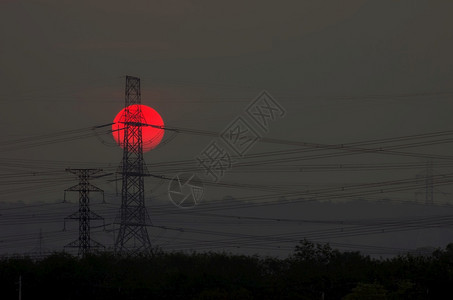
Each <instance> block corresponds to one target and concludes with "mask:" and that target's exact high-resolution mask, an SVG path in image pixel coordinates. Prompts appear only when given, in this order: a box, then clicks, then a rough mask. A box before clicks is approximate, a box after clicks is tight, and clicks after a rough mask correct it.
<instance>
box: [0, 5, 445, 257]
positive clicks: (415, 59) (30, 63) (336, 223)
mask: <svg viewBox="0 0 453 300" xmlns="http://www.w3.org/2000/svg"><path fill="white" fill-rule="evenodd" d="M452 9H453V3H452V2H451V1H447V0H445V1H441V0H435V1H433V0H431V1H428V0H415V1H402V0H401V1H385V0H380V1H360V0H344V1H333V0H328V1H327V0H326V1H314V0H313V1H278V2H277V1H254V0H253V1H247V2H245V3H244V2H243V1H228V2H213V1H204V0H200V1H168V0H167V1H132V2H128V3H126V2H124V1H103V0H100V1H78V2H73V1H61V0H59V1H45V0H43V1H14V0H9V1H0V37H1V39H0V43H1V44H0V45H1V47H0V86H1V87H2V89H1V91H0V101H1V104H2V109H1V110H0V124H1V125H2V128H3V133H2V135H1V138H0V164H1V166H2V167H1V173H2V174H1V177H0V186H1V190H0V202H1V204H0V224H1V225H0V240H1V241H2V242H1V243H0V247H1V249H2V252H3V253H11V252H30V251H36V245H38V244H37V243H38V241H39V239H38V235H39V229H40V228H41V229H42V236H43V239H42V240H41V241H42V242H43V243H44V244H47V246H46V247H47V248H50V249H61V248H62V246H63V245H65V244H66V243H67V242H69V241H71V240H73V239H76V238H77V224H76V223H75V222H73V223H71V224H70V225H68V231H65V232H61V229H62V227H63V218H64V217H65V216H66V215H68V214H70V213H71V212H73V211H76V210H77V204H76V203H77V194H74V195H71V196H70V197H69V198H68V200H70V202H71V203H65V204H61V203H59V202H61V201H62V200H63V194H64V193H63V191H64V189H65V188H68V187H70V186H72V185H75V184H77V178H76V177H74V176H73V175H70V174H66V173H65V171H64V169H65V168H68V167H72V168H77V167H85V168H103V169H104V170H105V173H114V172H115V171H116V170H117V167H118V165H119V162H120V161H121V155H122V151H121V149H120V148H119V147H117V146H115V145H114V144H113V139H112V138H111V136H110V134H109V133H108V132H107V129H108V127H105V128H101V129H97V130H95V131H93V130H91V129H90V128H91V127H92V126H98V125H103V124H108V123H110V122H112V120H113V118H114V117H115V115H116V113H117V112H119V111H120V110H121V109H122V108H123V106H124V81H125V79H124V75H126V74H127V75H133V76H138V77H140V78H141V84H142V103H143V104H145V105H149V106H151V107H153V108H154V109H156V110H157V111H159V113H160V114H161V116H162V117H163V119H164V122H165V123H166V125H167V126H170V127H171V126H174V127H180V128H191V129H200V130H209V131H214V132H221V131H222V130H223V129H224V128H226V126H227V125H228V124H229V123H230V122H231V121H233V120H234V119H235V118H236V117H237V116H239V115H243V113H244V109H245V107H246V106H247V105H248V104H249V103H250V101H252V100H253V99H254V97H256V96H257V95H258V94H259V92H260V91H262V90H263V89H266V90H267V91H268V92H269V93H270V94H271V95H272V96H273V97H274V98H275V99H276V100H278V101H279V103H280V104H281V105H282V106H283V107H284V108H285V109H286V110H287V114H286V116H285V117H284V118H282V119H279V120H276V121H275V122H273V123H272V124H271V126H270V128H269V132H268V133H267V134H266V135H265V137H268V138H278V139H282V140H286V141H293V142H294V141H298V142H311V143H320V144H329V145H332V144H348V143H356V142H363V141H369V140H377V139H385V138H392V137H399V136H407V135H417V134H425V133H431V132H439V131H448V130H451V117H450V115H451V109H452V106H453V105H452V103H451V101H452V96H453V90H452V88H451V82H452V76H453V73H452V67H451V66H452V59H453V58H452V55H451V53H452V50H453V24H452V23H453V21H452V20H451V11H452ZM104 129H105V130H104ZM85 135H86V136H85ZM77 137H80V138H77ZM82 137H83V138H82ZM450 138H451V134H450V133H448V134H445V135H442V136H441V137H439V138H437V139H436V137H435V136H428V137H424V138H419V139H415V140H410V141H407V142H406V141H405V140H396V141H394V143H395V144H391V145H396V144H398V143H399V145H401V144H404V145H405V146H406V147H407V143H409V142H425V141H426V145H424V146H421V145H416V147H412V148H403V149H402V150H401V151H407V152H412V153H418V154H420V155H419V156H422V157H414V156H408V155H384V154H382V153H376V151H374V152H373V153H369V154H363V153H362V154H357V153H355V154H352V155H351V154H350V155H348V156H336V155H337V154H338V153H344V151H338V150H336V151H335V150H329V151H326V150H322V149H317V150H316V149H315V150H313V152H309V153H308V154H307V153H305V152H302V151H305V150H302V149H305V148H304V147H296V146H288V145H285V144H284V143H273V144H269V143H259V144H257V145H256V146H255V147H254V148H253V149H252V150H251V151H250V152H249V153H248V156H246V157H245V158H243V160H242V162H249V163H252V162H253V161H256V158H253V156H252V155H253V154H256V153H262V152H269V151H273V153H274V154H273V155H271V156H265V157H263V158H262V160H263V161H261V162H260V163H259V164H258V166H256V165H252V166H249V167H242V168H241V167H239V166H233V168H232V169H231V170H229V171H228V172H227V173H226V174H225V176H224V177H223V178H222V180H221V181H220V183H221V184H214V185H209V184H207V186H206V190H205V197H204V199H203V203H202V204H200V206H197V207H196V208H194V209H192V210H181V209H178V208H176V207H174V206H173V205H172V204H171V203H170V201H169V199H168V197H167V194H166V193H167V185H168V182H167V181H165V180H160V181H159V180H157V179H153V178H149V179H147V183H146V184H147V185H146V196H147V206H148V209H149V212H150V215H151V219H152V220H153V224H154V225H155V226H166V227H171V228H167V229H164V228H162V227H154V228H150V235H151V236H152V240H153V242H154V244H155V245H159V246H162V247H164V248H168V249H195V250H197V249H202V250H205V249H207V250H210V249H214V250H216V249H225V250H228V251H230V250H231V251H240V252H244V251H247V252H248V253H249V252H260V253H264V254H271V255H275V254H277V255H286V254H287V253H289V251H290V250H291V249H292V247H293V246H294V245H295V243H296V242H297V241H298V240H300V239H302V238H304V237H307V238H309V239H314V240H317V241H320V242H330V243H332V244H333V245H336V246H338V247H340V246H341V247H343V248H344V249H358V250H361V251H365V252H367V253H373V254H377V255H384V254H385V255H387V254H395V253H397V252H398V251H399V250H400V249H403V250H404V251H405V250H408V249H415V248H418V247H425V246H432V247H444V246H445V245H446V244H447V243H449V242H450V241H451V236H452V233H453V232H452V230H451V227H450V225H451V223H452V220H451V218H450V217H449V215H451V210H452V209H453V207H451V206H450V198H451V195H450V192H451V191H452V189H451V186H450V185H449V180H450V178H448V177H442V176H441V175H442V174H449V173H451V167H453V165H452V163H451V159H452V158H453V157H451V158H450V157H449V156H450V155H451V154H450V153H451V150H453V149H452V147H451V141H450V140H449V139H450ZM165 140H166V143H165V145H162V146H161V147H159V148H157V149H155V150H153V151H151V152H149V153H147V154H145V160H146V162H147V163H148V164H149V166H148V169H149V171H150V173H153V174H155V175H162V176H166V177H170V178H171V177H173V176H174V175H176V174H177V173H178V172H179V171H184V170H194V167H195V168H196V161H195V157H196V156H197V155H198V154H199V153H200V152H201V151H202V150H203V149H204V147H206V146H207V145H208V144H209V143H210V142H211V141H212V138H211V137H205V136H198V135H186V134H172V133H170V132H167V133H166V135H165ZM430 144H435V145H431V146H430ZM388 145H389V144H382V145H381V144H376V145H373V146H372V147H377V148H379V147H385V146H388ZM364 147H365V146H364ZM367 147H368V146H367ZM299 148H300V149H301V152H300V153H295V154H294V153H293V154H292V155H289V156H288V155H287V154H284V153H283V151H286V150H294V149H299ZM365 148H366V147H365ZM309 149H311V148H309ZM330 154H332V155H335V156H332V157H325V156H323V157H322V158H318V159H314V158H313V157H308V155H330ZM441 158H442V159H441ZM279 159H287V161H286V162H281V161H273V160H279ZM428 160H432V161H433V166H434V167H433V172H434V175H437V176H439V177H438V178H437V179H442V180H444V184H443V185H442V186H436V188H435V193H434V200H435V201H434V205H425V204H424V197H425V194H424V193H425V190H424V179H423V176H424V175H423V174H425V172H426V170H425V167H424V165H425V164H426V161H428ZM179 161H185V162H186V164H185V165H184V164H179V163H178V164H175V162H179ZM265 162H267V163H269V164H264V163H265ZM271 162H272V163H271ZM307 165H308V167H309V168H307ZM343 165H348V166H349V167H350V168H349V169H347V168H341V166H343ZM351 165H353V167H351ZM301 168H302V170H303V171H300V170H301ZM310 168H311V169H310ZM417 174H418V175H419V176H418V177H419V180H418V181H414V182H413V184H412V185H411V186H409V187H408V188H407V189H405V190H402V191H399V192H386V190H385V189H387V188H390V187H392V186H393V185H392V184H394V183H395V181H396V180H401V179H416V176H417ZM381 181H386V182H388V184H384V185H382V186H381V189H383V190H384V191H380V190H379V189H371V188H368V187H367V188H364V190H360V193H358V194H354V195H351V194H344V193H343V194H341V190H342V187H344V186H347V185H354V186H357V185H359V184H364V183H372V182H381ZM93 183H94V184H96V185H98V186H99V187H101V188H103V189H104V190H105V192H106V197H105V199H106V201H107V202H108V204H104V205H100V204H99V203H101V199H100V198H96V197H94V196H93V199H92V202H93V204H94V205H95V206H94V207H93V209H94V210H96V211H97V212H98V213H99V214H100V215H103V216H104V217H105V218H106V223H107V225H108V226H107V227H106V228H107V231H106V232H103V231H102V232H97V235H96V234H93V237H94V238H95V239H98V240H100V241H103V242H104V243H105V244H106V245H107V246H111V245H112V244H113V229H114V226H113V225H109V224H111V223H112V221H113V219H114V217H115V215H116V213H117V211H118V208H119V204H120V198H119V197H118V196H117V194H116V191H117V190H118V189H120V182H118V181H115V175H108V176H104V177H102V178H99V179H98V180H97V181H93ZM435 185H437V184H435ZM270 186H271V187H272V188H273V189H274V190H273V191H270V190H269V187H270ZM330 188H335V190H334V191H333V192H332V191H331V190H326V189H330ZM307 190H316V191H318V192H319V193H320V194H319V195H318V196H317V197H316V195H315V196H314V195H313V194H309V193H307ZM280 191H281V195H280V196H282V197H283V196H285V194H288V193H289V192H294V191H296V192H297V193H296V194H295V195H294V194H292V195H291V196H288V195H286V198H282V197H280V196H278V197H277V196H272V197H265V195H269V194H272V195H275V194H279V193H280ZM329 193H330V194H329ZM250 196H253V197H258V198H257V199H255V200H254V201H253V205H250V207H244V206H245V205H244V203H250V202H246V200H247V199H246V198H244V197H250ZM264 201H273V203H272V204H273V205H265V204H264ZM278 201H280V202H278ZM285 201H291V203H287V202H285ZM226 204H229V206H225V205H226ZM206 214H210V215H206ZM213 214H215V215H213ZM219 214H220V216H219ZM239 217H241V218H239ZM260 218H261V219H260ZM283 219H287V220H283ZM344 224H346V225H347V226H349V227H347V226H346V227H345V226H344ZM389 224H390V225H389ZM391 225H392V226H393V227H392V226H391ZM93 226H94V225H93ZM352 226H357V227H352ZM373 226H374V227H373ZM386 226H387V227H386ZM388 226H390V227H388ZM183 228H184V229H185V230H184V231H183V230H182V229H183ZM353 228H356V229H353ZM100 229H101V228H97V229H96V230H97V231H99V230H100ZM372 229H373V230H374V231H373V230H372ZM409 229H410V230H409ZM323 230H324V231H323ZM348 230H349V231H348ZM354 230H356V231H354ZM208 231H209V232H208ZM344 232H350V234H349V235H347V234H345V233H344ZM335 243H336V244H335ZM382 247H384V248H382Z"/></svg>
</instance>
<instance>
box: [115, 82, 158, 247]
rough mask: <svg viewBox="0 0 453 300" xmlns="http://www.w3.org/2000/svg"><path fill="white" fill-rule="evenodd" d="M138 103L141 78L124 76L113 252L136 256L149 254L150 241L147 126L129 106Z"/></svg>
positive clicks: (139, 101)
mask: <svg viewBox="0 0 453 300" xmlns="http://www.w3.org/2000/svg"><path fill="white" fill-rule="evenodd" d="M140 104H141V92H140V78H137V77H132V76H126V90H125V103H124V107H125V109H124V118H123V119H122V120H123V128H122V129H121V130H124V138H123V141H122V146H123V160H122V164H121V171H120V173H121V175H122V190H121V209H120V220H119V222H118V221H115V222H116V223H119V224H120V228H119V231H118V235H117V237H116V240H115V253H117V254H127V255H136V254H139V253H149V252H150V251H151V242H150V240H149V236H148V230H147V228H146V226H148V225H151V222H150V218H149V215H148V212H147V210H146V208H145V192H144V190H145V189H144V178H143V177H144V176H147V175H148V172H147V170H146V167H145V165H144V162H143V138H142V127H143V126H146V124H145V119H144V117H143V113H142V111H141V109H140V106H138V108H137V109H128V108H129V107H130V106H131V105H140Z"/></svg>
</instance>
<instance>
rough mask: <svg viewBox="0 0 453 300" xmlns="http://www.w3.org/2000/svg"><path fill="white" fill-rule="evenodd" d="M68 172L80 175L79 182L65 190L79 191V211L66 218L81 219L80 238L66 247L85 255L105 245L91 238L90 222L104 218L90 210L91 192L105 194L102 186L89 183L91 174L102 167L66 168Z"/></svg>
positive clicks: (99, 170)
mask: <svg viewBox="0 0 453 300" xmlns="http://www.w3.org/2000/svg"><path fill="white" fill-rule="evenodd" d="M66 171H67V172H70V173H73V174H75V175H77V176H78V177H79V184H77V185H74V186H72V187H70V188H68V189H66V190H65V198H66V192H79V211H77V212H75V213H73V214H71V215H69V216H67V217H66V218H65V227H66V220H68V219H72V220H79V238H78V239H77V240H75V241H73V242H71V243H69V244H67V245H66V246H65V248H78V249H79V250H78V254H79V255H82V256H83V255H85V254H87V253H89V252H91V250H92V249H99V248H103V249H105V247H104V246H103V245H102V244H100V243H98V242H96V241H95V240H93V239H91V236H90V233H91V229H90V223H91V220H104V218H102V217H101V216H99V215H98V214H96V213H94V212H92V211H91V210H90V198H89V194H90V192H100V193H102V195H103V196H104V191H103V190H101V189H100V188H98V187H96V186H94V185H92V184H90V183H89V178H90V176H91V175H93V174H96V173H98V172H101V171H102V170H101V169H66Z"/></svg>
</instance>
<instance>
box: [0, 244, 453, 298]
mask: <svg viewBox="0 0 453 300" xmlns="http://www.w3.org/2000/svg"><path fill="white" fill-rule="evenodd" d="M19 279H20V284H19ZM452 283H453V243H452V244H449V245H447V247H446V248H445V249H437V250H435V251H434V252H432V254H431V255H424V256H422V255H412V254H405V255H399V256H396V257H394V258H390V259H375V258H370V257H369V256H366V255H363V254H361V253H360V252H340V251H339V250H336V249H332V248H331V247H330V246H329V245H328V244H324V245H322V244H317V243H312V242H310V241H307V240H303V241H301V242H300V243H299V244H298V245H297V246H296V247H295V250H294V252H293V253H292V254H291V255H290V256H289V257H287V258H284V259H282V258H276V257H261V256H258V255H253V256H246V255H234V254H231V253H215V252H209V253H196V252H193V253H183V252H163V251H160V250H157V249H156V250H154V251H153V252H152V254H149V255H142V256H118V255H114V254H113V253H109V252H104V253H97V254H89V255H86V256H83V257H77V256H72V255H70V254H67V253H64V252H61V253H60V252H59V253H54V254H52V255H49V256H47V257H44V258H42V259H32V258H30V257H9V258H3V259H1V260H0V286H1V293H0V298H1V299H17V295H18V293H19V288H20V289H21V294H22V297H23V299H38V298H39V299H41V297H43V298H42V299H441V298H442V297H443V295H448V294H449V293H450V291H451V286H450V285H451V284H452Z"/></svg>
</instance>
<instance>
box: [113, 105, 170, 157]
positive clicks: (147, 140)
mask: <svg viewBox="0 0 453 300" xmlns="http://www.w3.org/2000/svg"><path fill="white" fill-rule="evenodd" d="M126 109H127V110H128V111H129V113H130V114H132V115H133V114H135V113H136V112H137V110H139V109H140V110H141V111H142V116H143V120H141V121H140V123H144V124H148V125H152V126H141V128H142V140H143V152H146V151H149V150H151V149H154V148H156V147H157V145H159V143H160V141H161V140H162V138H163V136H164V129H160V128H156V127H154V126H157V127H163V126H164V121H163V120H162V117H161V116H160V115H159V113H158V112H157V111H155V110H154V109H152V108H151V107H149V106H146V105H142V104H134V105H130V106H128V107H126V108H123V109H122V110H121V111H120V112H119V113H118V114H117V115H116V117H115V119H113V125H112V134H113V138H114V139H115V141H116V143H117V144H118V145H120V146H121V147H122V148H124V122H125V121H126V120H125V112H126ZM130 121H132V120H130Z"/></svg>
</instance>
